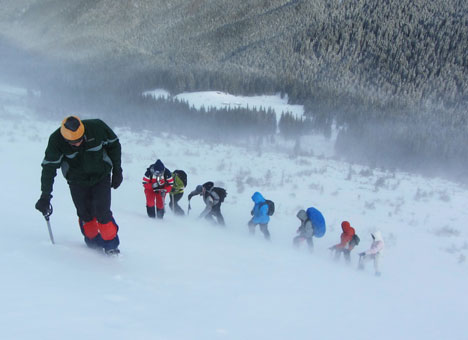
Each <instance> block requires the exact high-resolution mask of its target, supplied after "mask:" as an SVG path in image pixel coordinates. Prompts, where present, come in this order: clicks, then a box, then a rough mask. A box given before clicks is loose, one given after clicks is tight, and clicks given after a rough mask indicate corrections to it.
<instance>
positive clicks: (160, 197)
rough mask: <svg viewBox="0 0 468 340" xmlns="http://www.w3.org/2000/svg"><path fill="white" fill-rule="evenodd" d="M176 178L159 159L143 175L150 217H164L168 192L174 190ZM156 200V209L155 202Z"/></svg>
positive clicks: (147, 209) (147, 210)
mask: <svg viewBox="0 0 468 340" xmlns="http://www.w3.org/2000/svg"><path fill="white" fill-rule="evenodd" d="M173 185H174V179H173V178H172V173H171V171H170V170H169V169H166V167H165V166H164V164H163V162H161V160H160V159H158V160H157V161H156V162H155V163H154V164H151V165H150V166H149V167H148V168H147V169H146V172H145V176H144V177H143V187H144V189H145V196H146V212H147V214H148V216H149V217H152V218H154V217H156V213H157V217H158V218H159V219H162V218H163V217H164V212H165V211H164V201H165V200H166V194H167V193H168V192H170V191H171V190H172V186H173ZM155 201H156V210H155V208H154V205H155V204H154V203H155Z"/></svg>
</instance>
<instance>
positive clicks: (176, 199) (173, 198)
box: [169, 193, 185, 216]
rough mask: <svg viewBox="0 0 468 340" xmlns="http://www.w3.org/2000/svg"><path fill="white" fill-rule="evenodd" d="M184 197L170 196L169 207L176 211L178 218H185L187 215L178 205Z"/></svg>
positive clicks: (180, 195)
mask: <svg viewBox="0 0 468 340" xmlns="http://www.w3.org/2000/svg"><path fill="white" fill-rule="evenodd" d="M183 195H184V194H183V193H180V194H175V195H172V194H171V195H169V207H170V208H171V210H172V211H174V214H176V215H178V216H184V215H185V212H184V210H183V209H182V208H181V207H180V205H179V204H178V202H179V201H180V199H181V198H182V196H183Z"/></svg>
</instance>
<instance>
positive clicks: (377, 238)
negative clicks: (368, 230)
mask: <svg viewBox="0 0 468 340" xmlns="http://www.w3.org/2000/svg"><path fill="white" fill-rule="evenodd" d="M371 235H373V236H374V239H375V241H381V242H383V237H382V233H381V232H380V231H376V232H373V233H372V234H371Z"/></svg>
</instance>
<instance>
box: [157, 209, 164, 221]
mask: <svg viewBox="0 0 468 340" xmlns="http://www.w3.org/2000/svg"><path fill="white" fill-rule="evenodd" d="M156 213H157V214H158V218H159V219H162V218H163V217H164V209H157V210H156Z"/></svg>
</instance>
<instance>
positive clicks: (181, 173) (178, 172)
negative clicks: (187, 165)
mask: <svg viewBox="0 0 468 340" xmlns="http://www.w3.org/2000/svg"><path fill="white" fill-rule="evenodd" d="M172 173H173V174H174V175H175V176H177V177H179V178H180V179H181V180H182V182H183V183H184V188H185V187H187V173H186V172H185V171H184V170H174V171H173V172H172Z"/></svg>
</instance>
